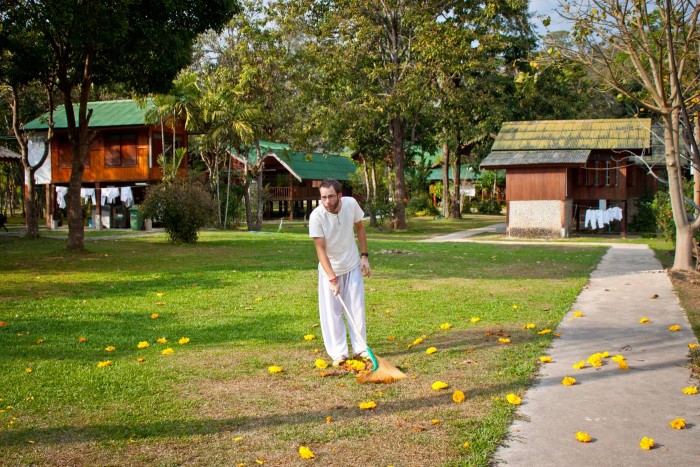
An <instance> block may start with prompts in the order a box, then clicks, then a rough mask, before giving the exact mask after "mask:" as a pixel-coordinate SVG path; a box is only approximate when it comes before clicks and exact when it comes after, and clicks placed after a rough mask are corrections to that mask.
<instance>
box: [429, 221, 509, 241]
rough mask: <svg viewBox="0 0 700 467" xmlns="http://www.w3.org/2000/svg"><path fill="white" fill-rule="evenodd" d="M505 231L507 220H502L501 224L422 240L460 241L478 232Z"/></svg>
mask: <svg viewBox="0 0 700 467" xmlns="http://www.w3.org/2000/svg"><path fill="white" fill-rule="evenodd" d="M505 231H506V224H505V222H502V223H500V224H493V225H488V226H486V227H481V228H478V229H469V230H463V231H461V232H454V233H451V234H447V235H440V236H438V237H432V238H427V239H425V240H421V242H426V243H437V242H458V241H460V240H463V239H465V238H469V237H473V236H474V235H478V234H480V233H484V232H490V233H504V232H505Z"/></svg>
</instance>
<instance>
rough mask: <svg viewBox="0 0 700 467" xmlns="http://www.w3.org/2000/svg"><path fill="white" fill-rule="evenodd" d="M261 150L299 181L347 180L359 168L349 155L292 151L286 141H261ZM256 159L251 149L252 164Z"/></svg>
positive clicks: (249, 157)
mask: <svg viewBox="0 0 700 467" xmlns="http://www.w3.org/2000/svg"><path fill="white" fill-rule="evenodd" d="M260 151H261V153H262V154H263V157H274V158H275V159H277V160H278V161H279V162H280V163H281V164H282V165H284V166H285V167H286V168H287V170H289V171H290V172H291V174H292V176H294V177H295V178H296V179H297V180H299V181H302V180H323V179H326V178H334V179H336V180H340V181H347V180H350V176H351V175H352V174H353V173H355V170H357V166H356V165H355V164H354V163H353V162H352V160H351V159H350V158H349V157H345V156H339V155H337V154H324V153H320V152H313V153H308V152H303V151H292V150H291V147H290V146H289V145H288V144H286V143H276V142H271V141H260ZM234 157H236V158H237V159H238V160H241V158H240V156H237V155H235V154H234ZM256 160H257V155H256V151H255V149H251V151H250V152H249V153H248V161H249V163H250V164H254V163H255V161H256ZM241 162H242V161H241Z"/></svg>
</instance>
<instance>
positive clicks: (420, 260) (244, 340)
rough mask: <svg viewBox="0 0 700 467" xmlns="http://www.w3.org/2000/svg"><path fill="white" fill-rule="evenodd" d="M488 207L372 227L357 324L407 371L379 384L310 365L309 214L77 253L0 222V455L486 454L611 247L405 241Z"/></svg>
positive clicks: (413, 461) (155, 459)
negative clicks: (405, 225)
mask: <svg viewBox="0 0 700 467" xmlns="http://www.w3.org/2000/svg"><path fill="white" fill-rule="evenodd" d="M475 217H478V216H475ZM501 219H502V217H496V218H495V221H499V220H501ZM493 221H494V219H478V218H477V219H467V220H464V221H450V220H439V221H437V220H436V221H431V220H412V221H411V223H410V224H409V227H410V228H409V230H408V231H407V232H405V233H401V234H391V233H387V232H380V231H376V230H373V229H370V230H369V251H370V262H371V265H372V269H373V275H372V277H371V278H370V279H367V280H366V287H367V315H368V316H367V320H368V338H369V341H370V345H371V346H372V347H373V349H374V350H375V351H376V353H377V354H379V355H381V356H382V357H385V358H386V359H388V360H389V361H390V362H392V363H393V364H395V365H397V366H398V367H400V368H401V369H402V370H403V371H404V372H405V373H406V374H407V375H408V378H407V379H406V380H404V381H401V382H398V383H396V384H393V385H380V386H375V385H360V384H357V383H356V382H355V380H354V378H353V376H352V375H351V374H339V375H336V374H334V372H330V375H327V376H325V377H324V376H322V373H323V372H322V370H319V369H317V368H315V366H314V362H315V360H316V359H319V358H325V359H326V360H327V361H328V358H327V356H326V355H325V352H324V351H323V343H322V340H321V336H320V329H319V327H318V316H317V314H318V311H317V303H316V277H317V273H316V259H315V251H314V247H313V243H312V242H311V240H310V239H309V238H308V237H307V235H306V230H305V229H304V227H303V225H298V226H297V225H294V224H290V225H288V226H284V225H283V228H282V231H281V233H277V229H278V226H277V225H272V224H270V225H269V226H267V227H266V230H267V233H265V234H250V233H244V232H216V231H206V232H202V233H201V236H200V242H199V243H198V244H196V245H174V244H171V243H169V242H168V241H167V239H166V236H165V235H164V234H160V235H152V236H147V237H133V238H127V239H119V240H116V239H115V240H109V239H105V240H103V241H97V242H89V243H88V242H86V252H84V253H80V254H75V253H69V252H67V251H66V250H65V241H62V240H55V239H46V238H44V239H39V240H37V241H28V240H24V239H21V238H16V237H10V238H7V237H6V238H0V254H1V255H2V258H3V276H2V281H1V282H0V297H1V298H0V322H2V323H1V324H3V326H0V374H2V378H1V379H0V459H2V461H1V462H0V463H2V462H6V463H8V464H60V465H64V464H65V465H86V464H96V465H133V464H147V463H148V464H156V465H175V464H185V463H186V464H197V465H212V464H215V465H236V464H239V463H241V464H243V463H244V464H246V465H257V464H256V461H260V462H265V463H268V464H270V465H302V464H306V463H308V462H309V461H303V460H302V459H301V458H300V457H299V454H298V449H299V447H300V446H308V447H309V448H311V450H312V451H313V452H314V453H315V454H316V457H317V459H316V462H320V463H321V465H384V466H386V465H397V466H398V465H465V464H467V465H488V461H489V458H490V456H491V455H492V453H493V452H494V450H495V448H496V446H497V445H498V443H499V441H500V439H501V437H502V436H503V435H504V434H505V432H506V430H507V427H508V424H509V422H510V419H511V416H512V414H513V411H514V407H513V406H509V405H508V404H507V403H506V402H505V400H504V398H505V396H506V395H507V394H509V393H516V394H519V395H522V394H523V393H524V391H525V390H526V388H527V387H528V386H529V384H530V383H531V382H532V380H533V378H534V375H535V372H536V369H537V365H538V364H539V359H538V357H539V356H540V355H542V353H543V352H544V351H545V349H546V348H547V347H548V345H549V343H550V341H551V339H552V338H553V336H552V335H551V334H547V335H539V334H537V331H538V330H540V329H543V328H554V327H555V326H556V325H557V323H558V322H559V321H560V320H561V318H562V316H563V315H564V313H565V312H566V311H567V310H568V309H569V307H570V305H571V303H572V302H573V300H574V298H575V297H576V295H577V293H578V292H579V291H580V289H581V287H582V286H583V285H584V284H585V283H586V281H587V278H588V275H589V273H590V272H591V271H592V269H593V268H594V267H595V265H596V264H597V262H598V261H599V259H600V257H601V255H602V254H603V252H604V251H605V250H604V248H596V247H577V246H567V247H561V246H547V245H542V246H539V245H537V246H518V245H507V244H504V245H500V244H499V245H485V244H471V243H419V242H416V241H415V240H417V239H420V238H425V237H426V236H430V235H433V234H436V233H447V232H450V231H454V230H463V229H465V228H470V227H478V226H482V225H487V224H490V223H493ZM268 228H269V230H268ZM153 313H156V314H157V315H158V316H157V318H155V319H154V318H152V317H151V315H152V314H153ZM472 317H478V318H480V320H479V321H478V322H472V320H471V318H472ZM443 323H450V324H451V325H452V327H451V328H450V329H447V330H445V329H441V327H440V325H441V324H443ZM526 323H535V324H536V328H535V329H533V330H529V329H524V325H525V324H526ZM308 334H312V335H314V336H315V339H314V340H305V339H304V336H305V335H308ZM81 337H82V338H84V339H86V341H85V342H79V340H80V338H81ZM161 337H164V338H166V339H167V341H168V342H167V343H165V344H159V343H157V342H156V340H157V339H158V338H161ZM182 337H188V338H189V339H190V342H189V343H187V344H179V343H178V340H179V339H180V338H182ZM421 337H422V338H423V342H422V343H420V344H417V345H412V343H413V342H414V341H415V340H416V339H418V338H421ZM501 337H508V338H510V340H511V343H510V344H500V343H499V341H498V339H499V338H501ZM142 341H147V342H149V344H150V346H149V347H147V348H143V349H139V348H137V344H138V343H139V342H142ZM109 346H114V347H115V350H113V351H106V350H105V349H106V348H108V347H109ZM433 346H434V347H437V349H438V352H437V353H434V354H432V355H426V353H425V350H426V349H427V348H428V347H433ZM167 348H172V349H173V353H172V354H170V355H163V354H162V351H163V350H165V349H167ZM139 357H143V358H145V361H143V362H138V361H137V358H139ZM104 361H111V362H112V363H111V365H110V366H106V367H103V368H100V367H98V363H99V362H104ZM271 365H279V366H281V367H282V368H283V372H282V373H280V374H276V375H271V374H269V373H268V367H269V366H271ZM27 369H31V372H28V370H27ZM436 380H440V381H444V382H447V383H449V385H450V387H449V389H447V390H443V391H435V390H433V389H431V384H432V383H433V382H434V381H436ZM455 389H460V390H462V391H463V392H464V393H465V394H466V397H467V398H466V401H465V402H464V403H461V404H456V403H455V402H453V401H452V392H453V390H455ZM370 400H373V401H375V402H376V404H377V408H376V409H374V410H369V411H365V410H360V409H359V408H358V404H360V403H361V402H365V401H370ZM328 417H331V419H330V420H331V421H328ZM465 443H468V445H465Z"/></svg>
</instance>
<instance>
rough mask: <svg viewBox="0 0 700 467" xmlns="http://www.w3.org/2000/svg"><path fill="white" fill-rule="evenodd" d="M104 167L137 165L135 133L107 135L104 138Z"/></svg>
mask: <svg viewBox="0 0 700 467" xmlns="http://www.w3.org/2000/svg"><path fill="white" fill-rule="evenodd" d="M104 142H105V167H134V166H136V165H138V163H139V160H138V151H137V150H136V133H124V134H118V133H108V134H106V135H105V136H104Z"/></svg>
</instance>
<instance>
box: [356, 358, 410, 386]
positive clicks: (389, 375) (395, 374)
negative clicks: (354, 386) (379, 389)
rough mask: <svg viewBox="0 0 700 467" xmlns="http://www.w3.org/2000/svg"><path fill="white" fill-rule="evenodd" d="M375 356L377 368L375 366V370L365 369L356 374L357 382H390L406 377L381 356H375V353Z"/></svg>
mask: <svg viewBox="0 0 700 467" xmlns="http://www.w3.org/2000/svg"><path fill="white" fill-rule="evenodd" d="M375 357H376V358H377V362H378V363H379V368H377V370H376V371H365V372H363V373H360V374H359V375H357V377H356V379H357V382H358V383H360V384H365V383H381V384H391V383H395V382H396V381H399V380H402V379H404V378H406V375H405V374H404V373H403V372H402V371H401V370H399V369H398V368H396V367H395V366H394V365H392V364H391V363H389V362H387V361H386V360H384V359H383V358H381V357H377V356H376V355H375Z"/></svg>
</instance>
